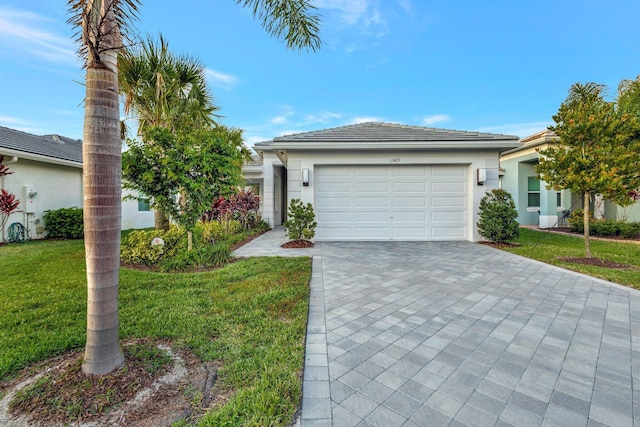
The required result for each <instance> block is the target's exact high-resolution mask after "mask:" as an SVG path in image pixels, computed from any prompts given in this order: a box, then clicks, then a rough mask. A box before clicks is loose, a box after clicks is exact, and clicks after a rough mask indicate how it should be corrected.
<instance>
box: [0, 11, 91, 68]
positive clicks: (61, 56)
mask: <svg viewBox="0 0 640 427" xmlns="http://www.w3.org/2000/svg"><path fill="white" fill-rule="evenodd" d="M51 24H55V22H53V21H51V20H49V19H47V18H45V17H44V16H42V15H38V14H36V13H33V12H28V11H23V10H18V9H11V8H7V7H0V49H2V50H8V51H11V52H14V53H19V54H28V55H31V56H34V57H36V58H38V59H40V60H43V61H46V62H53V63H58V64H66V65H73V66H77V64H78V62H79V59H78V57H77V55H76V47H75V46H74V44H73V41H72V40H71V38H69V37H68V36H66V35H60V34H57V33H56V32H54V31H51V30H48V29H46V28H45V27H46V26H48V25H51Z"/></svg>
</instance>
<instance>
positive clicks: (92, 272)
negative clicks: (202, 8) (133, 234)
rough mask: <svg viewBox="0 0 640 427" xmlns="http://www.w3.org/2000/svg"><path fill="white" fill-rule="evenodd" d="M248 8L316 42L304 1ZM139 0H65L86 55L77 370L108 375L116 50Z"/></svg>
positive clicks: (252, 2) (114, 333) (285, 31)
mask: <svg viewBox="0 0 640 427" xmlns="http://www.w3.org/2000/svg"><path fill="white" fill-rule="evenodd" d="M236 1H237V3H238V4H240V5H242V6H244V7H251V8H252V9H253V14H254V16H257V17H259V18H260V20H261V21H262V25H263V26H264V28H265V29H266V30H267V32H269V33H270V34H272V35H274V36H275V37H278V38H279V39H284V40H285V41H286V44H287V46H288V47H289V48H298V49H306V48H310V49H312V50H316V49H318V48H319V47H320V38H319V35H318V22H319V17H318V16H317V15H315V14H313V13H312V10H313V9H314V7H313V6H312V5H311V4H310V2H309V0H236ZM139 5H140V1H139V0H67V6H68V9H69V12H70V14H71V17H70V18H69V22H70V23H71V24H73V25H74V26H75V27H76V28H77V29H78V41H79V42H80V49H79V52H80V55H81V56H82V58H83V59H84V60H85V67H86V69H87V74H86V98H85V119H84V134H83V140H84V141H83V147H82V152H83V174H84V189H83V190H84V204H83V205H84V232H85V251H86V264H87V287H88V299H87V343H86V346H85V356H84V362H83V364H82V370H83V371H84V372H85V373H89V374H107V373H109V372H111V371H112V370H114V369H115V368H116V367H118V366H119V365H120V364H122V363H123V360H124V357H123V353H122V349H121V347H120V340H119V335H118V279H119V267H120V216H121V211H120V209H121V191H122V190H121V184H122V182H121V181H122V171H121V169H122V161H121V159H122V155H121V153H120V149H121V140H120V111H119V102H118V101H119V98H118V93H119V91H118V62H117V53H118V50H119V49H121V48H122V45H123V43H122V33H121V31H125V30H126V29H127V23H128V22H129V21H130V20H131V19H134V18H135V17H136V16H137V10H138V6H139Z"/></svg>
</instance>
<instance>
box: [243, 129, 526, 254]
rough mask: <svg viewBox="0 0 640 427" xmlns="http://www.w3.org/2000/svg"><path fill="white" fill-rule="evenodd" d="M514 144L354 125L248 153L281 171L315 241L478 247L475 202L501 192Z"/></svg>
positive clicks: (505, 139)
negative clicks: (309, 211) (505, 157)
mask: <svg viewBox="0 0 640 427" xmlns="http://www.w3.org/2000/svg"><path fill="white" fill-rule="evenodd" d="M516 146H518V137H517V136H511V135H500V134H491V133H483V132H466V131H457V130H447V129H434V128H425V127H419V126H406V125H399V124H392V123H361V124H356V125H350V126H342V127H338V128H331V129H324V130H318V131H312V132H305V133H298V134H293V135H285V136H282V137H278V138H274V139H273V141H269V142H264V143H259V144H256V145H255V149H256V150H257V151H258V153H260V154H261V155H262V157H263V160H264V159H268V158H277V159H278V161H279V163H281V164H282V165H283V166H284V168H285V170H286V186H285V187H286V199H287V200H291V199H300V200H302V202H304V203H311V204H313V207H314V211H315V213H316V221H317V223H318V227H317V229H316V239H317V240H471V241H477V240H481V236H480V235H479V234H478V230H477V226H476V223H477V222H478V206H479V204H480V200H481V199H482V197H483V196H484V194H485V193H486V191H488V190H491V189H493V188H497V187H498V185H499V182H498V169H499V156H500V153H501V152H502V151H506V150H508V149H511V148H514V147H516ZM274 155H275V156H274ZM268 167H269V166H268V165H265V170H268ZM267 178H268V177H265V182H266V181H267ZM272 194H273V197H274V200H275V197H276V195H275V193H274V191H273V190H269V189H266V190H265V197H272ZM268 203H269V200H264V204H265V206H267V204H268ZM273 205H274V206H275V205H276V204H275V203H274V204H273ZM263 215H264V217H265V218H267V220H268V219H269V218H270V215H271V218H276V217H277V215H278V212H276V211H275V209H274V211H273V212H263Z"/></svg>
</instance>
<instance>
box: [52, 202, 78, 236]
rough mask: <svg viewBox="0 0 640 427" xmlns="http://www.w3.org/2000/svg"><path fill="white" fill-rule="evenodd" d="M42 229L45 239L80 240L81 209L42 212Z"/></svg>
mask: <svg viewBox="0 0 640 427" xmlns="http://www.w3.org/2000/svg"><path fill="white" fill-rule="evenodd" d="M43 219H44V229H45V231H46V233H47V237H51V238H60V239H82V238H83V237H84V223H83V222H82V209H80V208H77V207H73V208H61V209H54V210H48V211H45V212H44V217H43Z"/></svg>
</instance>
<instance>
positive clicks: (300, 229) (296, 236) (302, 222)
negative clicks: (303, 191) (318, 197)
mask: <svg viewBox="0 0 640 427" xmlns="http://www.w3.org/2000/svg"><path fill="white" fill-rule="evenodd" d="M315 218H316V215H315V213H313V206H311V203H307V205H306V206H305V205H303V204H302V201H300V200H299V199H291V202H290V203H289V211H288V212H287V220H286V221H285V222H284V229H285V231H286V232H287V236H289V239H291V240H301V239H304V240H309V239H311V238H312V237H313V236H315V235H316V227H317V226H318V223H317V222H316V221H315Z"/></svg>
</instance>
